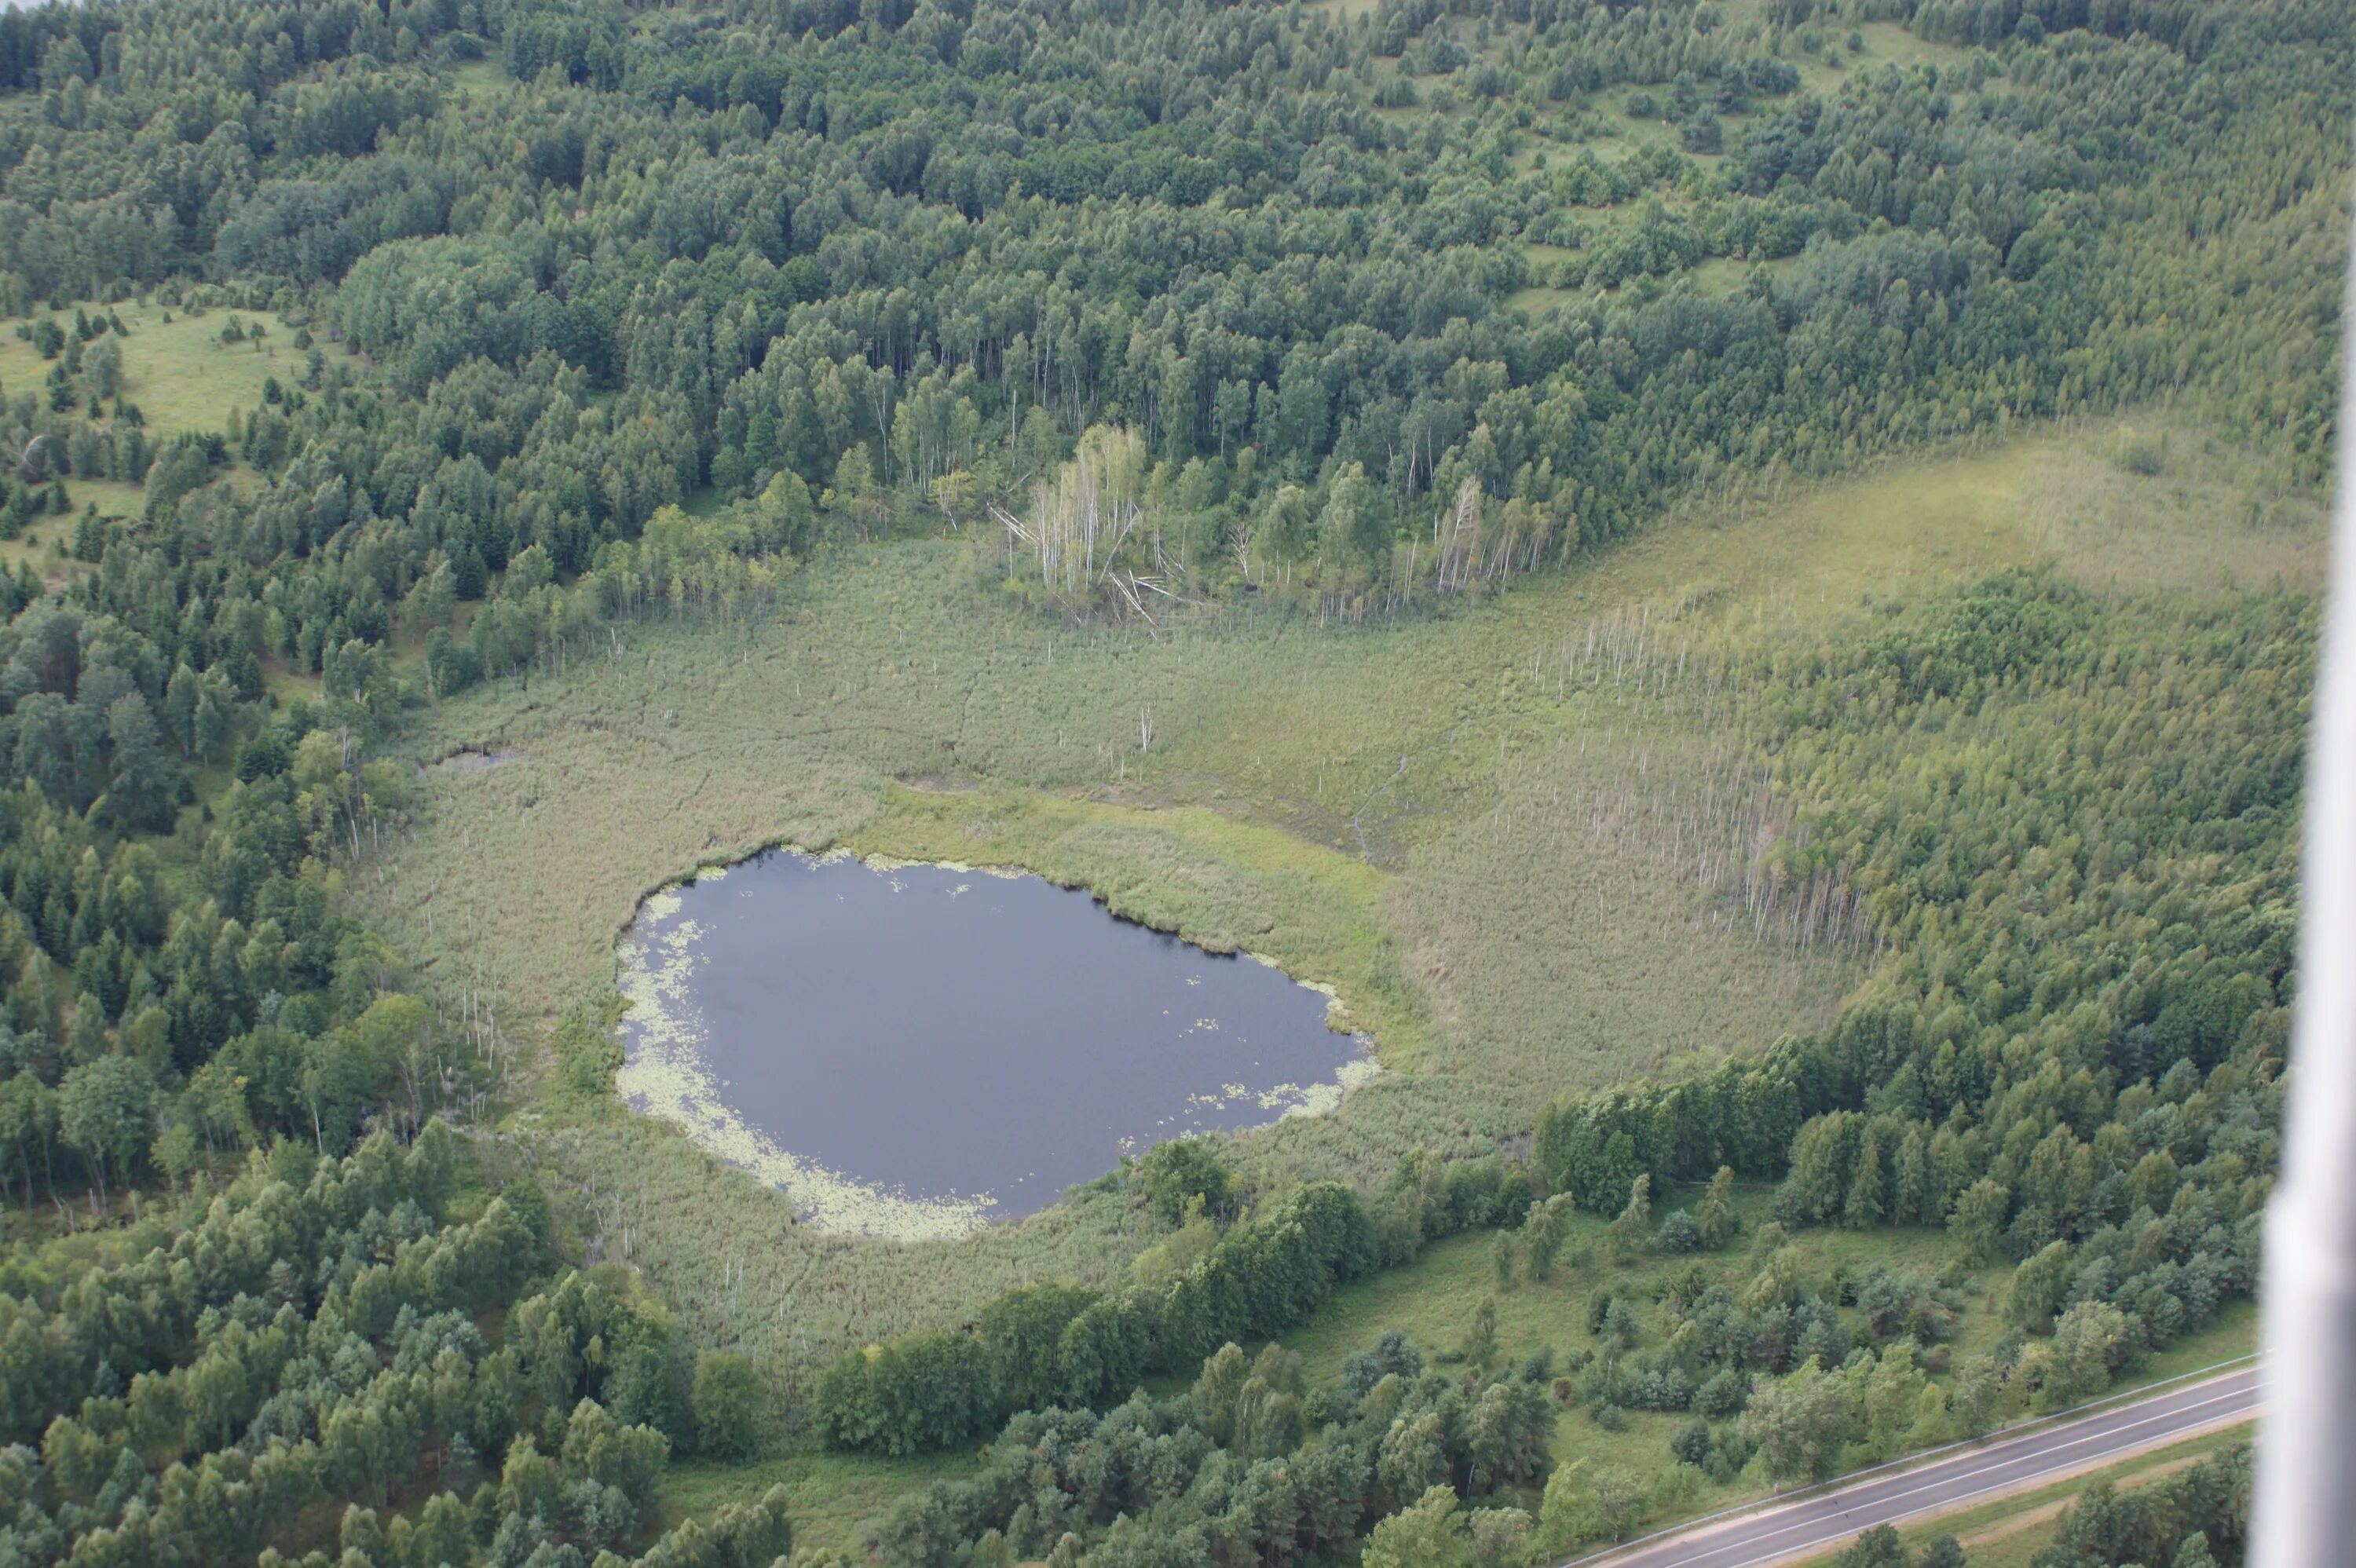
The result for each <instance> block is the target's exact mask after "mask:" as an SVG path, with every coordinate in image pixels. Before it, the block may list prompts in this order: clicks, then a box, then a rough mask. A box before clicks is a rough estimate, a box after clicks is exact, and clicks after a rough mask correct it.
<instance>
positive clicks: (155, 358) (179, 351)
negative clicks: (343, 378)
mask: <svg viewBox="0 0 2356 1568" xmlns="http://www.w3.org/2000/svg"><path fill="white" fill-rule="evenodd" d="M80 308H81V309H82V310H84V311H86V312H88V313H89V314H91V315H105V314H106V312H107V311H108V310H109V309H112V311H113V313H114V315H116V316H117V317H118V318H120V319H121V321H122V322H123V326H124V327H125V328H126V329H127V330H126V331H125V332H124V333H123V336H121V337H120V338H119V339H117V338H116V337H115V335H114V334H113V333H112V332H109V333H107V334H105V335H104V336H102V337H101V338H99V339H96V340H94V341H96V342H105V341H109V340H113V341H116V342H117V343H118V344H119V346H120V347H121V348H122V351H123V396H124V397H125V398H127V399H129V400H131V401H132V402H134V403H136V404H137V405H138V406H139V412H140V415H141V417H142V418H143V419H145V421H146V428H147V430H148V432H149V433H150V434H152V435H155V436H157V437H163V436H169V435H174V434H177V432H181V431H189V430H195V431H222V430H225V429H227V427H228V423H229V415H230V411H231V410H237V411H241V413H247V414H250V413H252V411H254V410H255V409H258V408H260V407H261V406H262V382H264V381H265V380H268V379H271V378H272V377H273V376H274V377H276V378H277V379H278V381H279V383H280V384H281V385H282V386H289V387H291V386H293V385H294V384H295V381H296V380H297V379H299V378H300V377H301V376H302V374H303V362H304V353H303V351H302V350H300V349H297V348H296V347H295V346H294V340H295V333H294V331H293V330H292V329H290V328H288V327H287V326H286V325H284V323H283V322H281V321H280V320H279V318H278V317H276V316H274V315H270V314H268V313H267V312H254V311H231V310H227V309H220V308H216V309H211V310H207V311H204V312H202V313H201V314H198V315H189V314H187V312H185V311H182V310H179V309H177V308H173V307H169V306H166V305H163V304H136V303H134V302H132V301H123V302H122V303H120V304H115V305H112V306H107V305H102V304H90V303H87V302H85V303H83V304H81V306H80ZM74 309H75V307H74V306H72V305H68V306H67V307H66V308H65V309H64V310H62V311H48V310H41V311H35V312H33V313H32V314H31V315H25V316H19V317H8V318H0V390H5V392H6V393H8V394H9V395H11V396H14V395H15V394H16V393H18V392H34V393H36V394H37V393H39V392H40V391H41V389H42V388H41V381H42V378H43V377H45V376H47V375H48V373H49V370H50V368H51V367H52V366H53V365H55V364H56V363H57V361H56V360H54V359H45V358H43V357H41V353H40V350H39V349H38V348H37V347H35V346H34V345H33V344H32V343H30V342H27V340H26V339H24V338H22V337H19V336H17V335H16V329H17V327H18V326H19V325H29V324H31V323H34V322H38V321H44V320H48V321H55V322H56V323H57V324H58V325H59V326H60V327H62V328H64V329H65V330H66V331H67V333H68V334H69V335H70V333H71V331H72V329H73V313H74ZM167 315H168V316H170V317H171V319H170V320H169V321H166V320H165V319H164V318H165V317H166V316H167ZM232 316H234V317H235V318H236V319H237V321H238V323H239V325H240V331H241V341H238V342H235V343H225V342H223V341H222V340H221V332H222V329H223V328H224V327H225V326H226V325H228V324H229V322H230V318H231V317H232ZM257 325H258V326H260V327H262V329H263V333H262V336H260V337H256V336H253V335H252V328H253V327H255V326H257ZM84 351H85V352H87V351H88V349H87V348H85V350H84ZM337 352H341V351H340V350H337ZM100 509H101V510H104V509H105V508H104V507H101V508H100Z"/></svg>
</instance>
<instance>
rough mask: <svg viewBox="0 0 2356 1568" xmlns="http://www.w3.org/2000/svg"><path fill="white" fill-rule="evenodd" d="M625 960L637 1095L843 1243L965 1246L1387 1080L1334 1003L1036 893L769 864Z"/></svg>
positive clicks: (704, 891)
mask: <svg viewBox="0 0 2356 1568" xmlns="http://www.w3.org/2000/svg"><path fill="white" fill-rule="evenodd" d="M621 955H622V971H623V981H622V986H623V990H624V993H625V995H626V996H627V997H628V998H629V1002H630V1008H629V1011H628V1013H627V1014H626V1017H625V1018H624V1019H623V1024H622V1029H623V1036H624V1041H625V1049H626V1056H627V1060H626V1065H625V1066H624V1068H623V1070H622V1072H621V1074H620V1078H619V1083H618V1086H619V1088H620V1090H621V1092H622V1093H623V1094H624V1095H625V1097H626V1098H627V1099H628V1100H629V1101H630V1103H631V1104H633V1105H634V1106H636V1107H637V1108H638V1109H640V1110H642V1111H647V1112H649V1113H651V1114H654V1115H660V1116H663V1117H666V1118H668V1119H669V1120H671V1121H674V1122H676V1123H678V1124H680V1125H681V1126H683V1127H685V1128H686V1129H687V1130H688V1131H689V1132H690V1133H691V1135H692V1136H695V1137H696V1138H697V1139H698V1140H699V1141H700V1142H701V1143H702V1144H703V1145H704V1146H705V1147H708V1148H710V1149H712V1151H713V1152H715V1153H717V1154H719V1155H720V1156H722V1157H724V1158H727V1159H730V1160H733V1161H734V1162H736V1163H738V1164H740V1165H742V1166H744V1167H745V1168H747V1169H749V1170H752V1171H753V1172H755V1174H756V1175H759V1176H761V1177H763V1178H764V1179H767V1180H769V1181H772V1182H774V1183H775V1184H776V1185H777V1186H778V1187H780V1188H782V1189H784V1190H785V1191H786V1193H787V1195H788V1196H789V1197H790V1198H791V1199H792V1200H793V1201H794V1203H795V1205H796V1207H797V1208H798V1210H799V1211H800V1212H801V1213H802V1214H803V1215H804V1217H805V1218H806V1219H808V1220H809V1221H812V1222H814V1223H816V1224H818V1225H819V1226H821V1227H822V1228H824V1229H827V1230H830V1231H837V1232H860V1233H865V1234H880V1235H890V1236H897V1237H902V1238H916V1237H947V1236H955V1235H960V1234H963V1233H965V1232H969V1231H971V1230H973V1229H976V1228H978V1227H980V1226H981V1225H984V1224H987V1223H989V1222H991V1221H994V1220H1002V1219H1013V1218H1017V1217H1019V1216H1022V1215H1024V1214H1028V1213H1031V1212H1033V1211H1037V1210H1038V1209H1040V1208H1043V1207H1044V1206H1045V1205H1047V1204H1049V1203H1052V1202H1053V1201H1055V1199H1056V1197H1057V1196H1058V1195H1059V1194H1060V1193H1061V1192H1062V1191H1063V1190H1064V1189H1066V1187H1069V1186H1071V1185H1073V1184H1075V1183H1077V1182H1082V1181H1086V1180H1089V1179H1093V1178H1095V1177H1098V1176H1100V1175H1102V1174H1104V1173H1105V1172H1106V1171H1107V1170H1109V1169H1111V1168H1113V1167H1114V1166H1115V1165H1116V1164H1117V1163H1118V1162H1119V1158H1120V1157H1121V1156H1122V1155H1123V1154H1126V1153H1133V1152H1141V1151H1142V1149H1143V1148H1144V1147H1147V1146H1149V1145H1151V1143H1154V1142H1157V1141H1159V1140H1161V1139H1162V1138H1166V1137H1172V1136H1181V1135H1184V1134H1190V1133H1204V1132H1216V1131H1225V1130H1229V1129H1234V1128H1241V1127H1250V1126H1257V1125H1264V1124H1266V1123H1269V1122H1272V1121H1275V1120H1277V1119H1279V1118H1280V1117H1282V1116H1285V1115H1299V1114H1303V1113H1315V1112H1318V1111H1322V1110H1325V1109H1329V1108H1331V1107H1332V1106H1333V1105H1335V1104H1339V1103H1340V1100H1341V1097H1342V1094H1343V1092H1344V1088H1345V1086H1347V1085H1348V1084H1351V1083H1355V1082H1358V1081H1360V1080H1362V1079H1363V1078H1365V1077H1366V1076H1368V1075H1370V1074H1371V1073H1372V1072H1374V1071H1375V1068H1374V1064H1373V1061H1372V1060H1371V1058H1370V1057H1369V1056H1368V1054H1367V1051H1366V1041H1365V1038H1364V1037H1363V1036H1356V1035H1353V1034H1350V1033H1345V1032H1341V1031H1338V1030H1335V1029H1330V1028H1329V1027H1328V1017H1327V1015H1328V1004H1327V998H1326V997H1325V996H1324V994H1323V993H1322V992H1320V991H1318V990H1316V989H1314V988H1312V987H1308V986H1304V985H1301V984H1300V983H1298V982H1296V981H1294V980H1292V979H1291V978H1290V977H1289V976H1286V975H1285V974H1284V973H1283V972H1282V971H1281V970H1280V969H1278V968H1277V967H1275V966H1274V965H1271V964H1268V963H1264V962H1257V961H1254V960H1253V959H1251V958H1250V957H1248V956H1244V955H1236V954H1218V953H1213V952H1210V951H1207V950H1206V949H1205V948H1203V947H1200V946H1196V945H1194V944H1191V943H1188V942H1185V941H1183V940H1181V939H1180V938H1178V937H1176V936H1173V935H1171V934H1169V933H1164V932H1160V931H1155V930H1152V929H1151V928H1150V927H1147V926H1144V925H1141V924H1139V923H1135V922H1132V921H1128V920H1123V919H1121V918H1120V917H1119V916H1117V915H1115V914H1113V913H1112V912H1109V911H1108V910H1107V909H1106V908H1105V907H1104V906H1103V905H1102V904H1100V903H1098V901H1096V900H1094V899H1092V898H1090V897H1089V896H1087V894H1086V893H1084V892H1080V891H1073V890H1070V889H1066V888H1060V887H1057V886H1055V884H1053V883H1051V882H1048V881H1046V880H1043V879H1041V878H1038V877H1035V876H1026V875H1014V874H1007V873H996V872H991V871H988V870H977V869H969V868H966V867H961V866H943V865H896V864H879V863H870V862H867V861H862V860H859V859H852V858H851V857H849V856H843V855H833V856H820V857H813V856H809V855H803V854H798V853H795V852H792V851H775V852H771V853H768V854H765V855H762V856H759V857H757V858H756V859H752V860H749V861H744V862H740V863H739V864H737V865H735V866H733V867H726V868H720V869H712V870H707V871H704V872H702V873H701V875H699V876H698V877H697V878H695V879H694V880H691V881H688V882H683V883H680V884H679V885H676V886H673V887H670V888H666V889H664V890H663V891H660V892H658V893H656V894H655V895H653V896H652V897H650V898H649V899H648V900H647V901H646V902H645V904H644V905H642V906H641V908H640V910H639V912H638V916H637V920H636V921H635V922H634V923H632V925H631V927H630V929H629V931H628V932H627V933H625V936H624V939H623V943H622V948H621Z"/></svg>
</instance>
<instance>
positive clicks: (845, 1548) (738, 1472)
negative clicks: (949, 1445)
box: [658, 1453, 972, 1562]
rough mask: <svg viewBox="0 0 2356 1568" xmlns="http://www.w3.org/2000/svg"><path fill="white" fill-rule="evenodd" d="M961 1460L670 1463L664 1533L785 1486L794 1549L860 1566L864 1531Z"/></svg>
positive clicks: (810, 1458) (796, 1458)
mask: <svg viewBox="0 0 2356 1568" xmlns="http://www.w3.org/2000/svg"><path fill="white" fill-rule="evenodd" d="M971 1463H972V1460H971V1459H970V1457H969V1456H966V1455H963V1454H953V1455H921V1456H916V1457H913V1458H907V1459H873V1458H869V1457H866V1456H862V1455H858V1454H807V1453H804V1454H790V1455H787V1456H782V1457H778V1458H771V1459H756V1460H754V1461H752V1462H750V1463H746V1464H720V1463H716V1462H712V1461H709V1460H687V1461H673V1463H672V1464H671V1465H670V1467H669V1468H668V1469H666V1470H665V1471H664V1472H663V1478H662V1487H661V1491H660V1493H659V1505H658V1506H659V1509H660V1511H661V1515H662V1522H663V1525H664V1526H665V1528H669V1527H672V1526H675V1525H679V1524H681V1523H684V1522H685V1521H687V1520H708V1519H710V1518H711V1517H712V1515H713V1514H714V1513H716V1512H718V1511H719V1510H720V1509H723V1508H725V1507H727V1506H728V1505H729V1504H731V1503H741V1502H744V1501H747V1500H750V1499H756V1498H759V1497H760V1496H762V1495H763V1494H764V1493H766V1491H767V1490H768V1489H769V1488H771V1487H780V1486H781V1487H783V1488H786V1496H787V1499H788V1509H789V1512H790V1515H791V1517H792V1519H793V1521H794V1544H795V1546H797V1547H805V1546H807V1547H815V1548H818V1549H820V1550H823V1551H830V1552H834V1553H836V1554H837V1555H838V1556H840V1557H841V1558H842V1559H843V1560H844V1561H845V1562H851V1561H854V1560H861V1559H863V1558H864V1557H865V1555H866V1552H867V1547H866V1542H865V1540H864V1531H862V1528H861V1527H862V1525H864V1524H865V1523H866V1522H867V1521H868V1520H871V1519H873V1518H874V1517H875V1516H876V1515H878V1514H880V1513H882V1512H883V1510H884V1509H887V1508H889V1507H890V1506H891V1505H892V1504H893V1503H894V1502H896V1501H897V1500H899V1499H900V1498H902V1497H903V1496H905V1495H906V1494H907V1493H909V1492H912V1491H917V1490H921V1489H922V1488H924V1487H925V1486H926V1483H928V1482H931V1481H934V1480H937V1479H939V1478H941V1477H945V1476H954V1475H956V1474H958V1472H960V1471H962V1470H964V1469H966V1468H967V1467H969V1465H970V1464H971Z"/></svg>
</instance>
